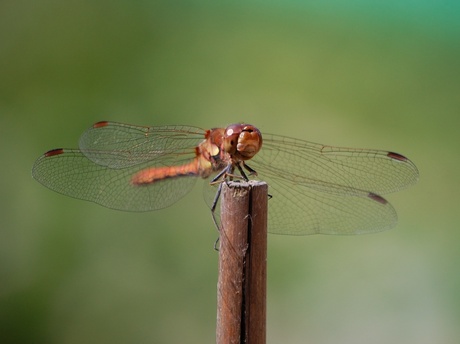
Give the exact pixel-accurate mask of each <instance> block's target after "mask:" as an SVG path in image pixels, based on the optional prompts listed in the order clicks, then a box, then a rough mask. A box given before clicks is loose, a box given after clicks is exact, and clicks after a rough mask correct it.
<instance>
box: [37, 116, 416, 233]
mask: <svg viewBox="0 0 460 344" xmlns="http://www.w3.org/2000/svg"><path fill="white" fill-rule="evenodd" d="M32 175H33V177H34V178H35V179H36V180H37V181H38V182H40V183H41V184H43V185H44V186H46V187H48V188H49V189H51V190H54V191H56V192H58V193H61V194H64V195H67V196H70V197H74V198H77V199H82V200H87V201H92V202H95V203H97V204H100V205H102V206H104V207H108V208H112V209H117V210H124V211H138V212H142V211H151V210H158V209H162V208H165V207H169V206H171V205H172V204H174V203H175V202H177V201H178V200H179V199H181V198H182V197H183V196H185V195H186V194H187V193H188V192H189V191H190V190H191V189H192V187H193V185H194V183H195V182H196V180H198V179H209V180H210V183H207V185H209V186H207V187H210V188H212V187H214V189H216V192H217V194H218V190H219V189H220V188H219V185H222V182H225V181H226V180H228V179H233V178H234V177H235V176H236V175H238V176H240V178H241V179H243V180H248V179H257V180H261V181H265V182H267V184H268V186H269V194H270V199H269V202H268V204H269V210H268V225H269V228H268V231H269V232H270V233H275V234H287V235H308V234H361V233H372V232H378V231H383V230H387V229H390V228H392V227H394V226H395V225H396V222H397V214H396V211H395V209H394V208H393V206H392V205H391V204H390V203H389V202H388V201H387V200H386V199H385V198H384V197H383V196H382V195H385V194H388V193H392V192H396V191H400V190H402V189H404V188H406V187H408V186H411V185H413V184H415V183H416V181H417V180H418V177H419V172H418V170H417V167H416V166H415V164H414V163H413V162H412V161H411V160H409V159H408V158H407V157H405V156H404V155H401V154H399V153H395V152H392V151H385V150H374V149H360V148H345V147H334V146H329V145H323V144H318V143H312V142H308V141H305V140H301V139H295V138H290V137H287V136H281V135H278V134H265V133H264V135H263V138H262V133H261V132H260V131H259V130H258V129H257V128H256V127H255V126H253V125H250V124H242V123H239V124H232V125H229V126H228V127H226V128H214V129H208V130H205V129H201V128H198V127H194V126H182V125H177V126H137V125H130V124H123V123H117V122H109V121H102V122H97V123H95V124H94V125H93V126H91V127H90V128H89V129H87V130H86V131H85V132H84V133H83V134H82V136H81V137H80V140H79V149H64V148H58V149H53V150H50V151H48V152H46V153H45V154H43V155H42V156H40V157H39V158H38V159H37V160H36V161H35V163H34V166H33V170H32ZM217 201H218V197H214V199H213V200H212V201H210V202H208V204H210V205H211V210H212V211H213V212H214V211H215V210H216V202H217Z"/></svg>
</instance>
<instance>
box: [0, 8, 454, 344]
mask: <svg viewBox="0 0 460 344" xmlns="http://www.w3.org/2000/svg"><path fill="white" fill-rule="evenodd" d="M442 4H444V7H441V5H439V6H437V5H435V3H434V2H429V1H420V2H419V3H417V2H409V1H402V2H401V1H400V2H396V1H390V2H380V1H377V2H365V1H351V2H347V5H345V2H343V3H342V2H338V1H326V2H324V3H323V4H322V5H321V4H319V3H316V2H314V3H313V2H312V3H310V2H308V1H305V2H301V1H284V2H283V1H269V2H262V1H249V2H243V1H236V2H230V1H222V2H210V1H165V2H161V1H126V0H121V1H116V2H112V1H66V2H58V1H51V0H43V1H30V0H19V1H11V0H4V1H3V2H2V3H1V4H0V144H1V149H0V154H1V155H0V158H1V159H0V161H1V168H0V173H1V175H0V177H1V178H0V185H1V186H0V187H1V193H0V338H1V339H0V341H1V343H34V344H37V343H68V344H72V343H112V344H115V343H212V342H213V341H215V339H214V338H215V317H216V283H217V259H218V255H217V253H216V252H215V251H214V250H213V244H214V241H215V239H216V238H217V232H216V231H215V229H214V227H213V224H212V221H211V216H210V214H209V210H208V208H207V207H206V205H205V203H204V201H202V198H203V197H202V188H201V187H200V186H198V185H197V187H196V188H195V189H194V190H193V191H192V192H191V194H190V195H188V196H187V197H185V198H184V199H183V200H181V201H180V202H178V203H177V204H175V205H174V206H172V207H170V208H168V209H164V210H161V211H157V212H151V213H142V214H138V213H123V212H116V211H113V210H109V209H105V208H103V207H100V206H97V205H95V204H92V203H89V202H83V201H78V200H74V199H70V198H66V197H64V196H62V195H59V194H56V193H53V192H51V191H49V190H47V189H46V188H44V187H42V186H41V185H40V184H38V183H37V182H35V181H34V180H33V179H32V178H31V167H32V164H33V162H34V160H35V159H36V158H38V157H39V156H40V155H41V154H42V153H43V152H45V151H47V150H49V149H51V148H58V147H68V148H72V147H77V143H78V137H79V135H80V134H81V133H82V132H83V131H84V130H85V129H86V128H87V127H89V126H90V125H91V124H92V123H93V122H96V121H99V120H112V121H120V122H127V123H132V124H139V125H161V124H188V125H195V126H199V127H203V128H208V127H217V126H225V125H227V124H230V123H234V122H240V121H244V122H248V123H251V124H254V125H256V126H257V127H259V129H260V130H261V131H262V132H276V133H279V134H282V135H287V136H292V137H298V138H302V139H305V140H309V141H314V142H321V143H326V144H332V145H342V146H353V147H363V148H380V149H388V150H392V151H397V152H399V153H402V154H404V155H407V156H408V157H410V158H411V159H412V160H413V161H414V162H415V163H416V164H417V166H418V168H419V169H420V172H421V180H420V182H419V184H418V185H416V186H415V187H414V188H411V189H409V190H405V191H403V192H400V193H398V194H394V195H389V196H388V199H389V200H390V201H391V202H392V204H393V205H394V206H395V208H396V209H397V210H398V213H399V217H400V219H399V224H398V226H397V228H395V229H393V230H390V231H387V232H384V233H380V234H375V235H363V236H353V237H338V236H309V237H289V236H270V237H269V253H268V254H269V257H268V269H269V271H268V273H269V276H268V324H267V325H268V326H267V333H268V335H267V338H268V343H307V342H311V343H457V342H459V341H460V330H459V328H458V323H459V321H460V296H459V295H460V293H459V291H460V274H459V270H458V266H459V265H460V250H459V248H458V247H459V244H458V242H459V240H460V235H459V232H460V231H459V228H458V224H459V211H458V205H459V204H460V197H459V186H460V185H459V178H458V177H459V171H460V169H459V168H460V158H459V154H458V149H459V148H460V138H459V135H458V127H459V124H460V96H459V93H460V63H459V61H460V40H459V38H460V37H459V35H460V30H459V27H458V23H459V22H460V21H459V18H458V14H459V9H458V5H456V3H454V2H453V1H451V2H442Z"/></svg>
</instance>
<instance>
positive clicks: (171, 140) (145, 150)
mask: <svg viewBox="0 0 460 344" xmlns="http://www.w3.org/2000/svg"><path fill="white" fill-rule="evenodd" d="M204 135H205V131H204V130H203V129H200V128H196V127H189V126H155V127H145V126H136V125H130V124H123V123H116V122H98V123H96V124H94V125H93V126H92V127H90V128H89V129H87V130H86V131H85V132H84V133H83V134H82V136H81V137H80V142H79V147H80V150H81V151H82V152H83V153H84V154H85V155H86V156H87V158H88V159H90V160H92V161H93V162H95V163H96V164H99V165H104V166H108V167H111V168H123V167H127V166H133V165H136V164H139V163H143V162H145V161H148V160H155V159H158V158H159V157H162V156H167V155H170V154H172V155H173V156H174V158H175V159H179V156H180V155H183V154H185V155H188V154H189V153H190V150H191V149H194V148H195V147H196V146H198V144H199V143H200V142H201V141H203V140H204ZM101 151H105V152H107V154H101ZM109 152H110V154H108V153H109Z"/></svg>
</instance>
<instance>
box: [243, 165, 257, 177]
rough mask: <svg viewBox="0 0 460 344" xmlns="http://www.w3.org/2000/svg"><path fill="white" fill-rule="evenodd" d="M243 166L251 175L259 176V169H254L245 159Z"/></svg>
mask: <svg viewBox="0 0 460 344" xmlns="http://www.w3.org/2000/svg"><path fill="white" fill-rule="evenodd" d="M243 167H244V168H245V169H247V170H248V171H249V175H250V176H257V171H256V170H254V169H252V168H251V167H250V166H248V165H246V163H245V162H244V161H243Z"/></svg>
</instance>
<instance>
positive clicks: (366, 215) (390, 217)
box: [248, 135, 418, 235]
mask: <svg viewBox="0 0 460 344" xmlns="http://www.w3.org/2000/svg"><path fill="white" fill-rule="evenodd" d="M248 164H249V165H250V166H251V167H252V168H253V169H254V170H256V171H257V172H258V176H259V178H260V179H261V180H264V181H266V182H267V183H268V185H269V193H270V194H271V195H272V196H273V197H272V198H271V199H270V200H269V232H271V233H278V234H292V235H305V234H316V233H322V234H359V233H368V232H376V231H381V230H385V229H389V228H392V227H394V226H395V225H396V222H397V215H396V212H395V210H394V208H393V207H392V206H391V205H390V204H389V203H388V202H387V201H386V200H385V199H384V198H383V197H381V196H379V195H380V194H383V193H389V192H395V191H398V190H400V189H402V188H405V187H407V186H409V185H411V184H414V183H415V182H416V181H417V179H418V171H417V168H416V167H415V165H414V164H413V163H412V162H411V161H410V160H409V159H407V158H405V157H403V156H401V155H399V154H397V153H391V152H387V151H381V150H365V149H353V148H340V147H332V146H325V145H321V144H315V143H311V142H307V141H302V140H297V139H292V138H287V137H283V136H278V135H264V144H263V147H262V149H261V151H260V152H259V153H258V154H257V155H256V156H255V157H254V158H253V159H252V160H250V162H248Z"/></svg>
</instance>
